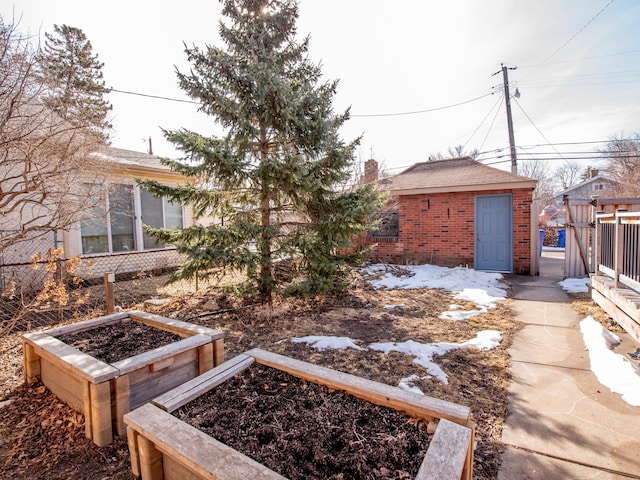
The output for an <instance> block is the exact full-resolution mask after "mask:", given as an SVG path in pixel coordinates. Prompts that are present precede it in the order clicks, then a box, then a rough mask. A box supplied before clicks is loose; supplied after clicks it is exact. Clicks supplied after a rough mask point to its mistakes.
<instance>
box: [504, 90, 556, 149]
mask: <svg viewBox="0 0 640 480" xmlns="http://www.w3.org/2000/svg"><path fill="white" fill-rule="evenodd" d="M514 101H515V102H516V105H518V107H520V110H522V113H524V116H525V117H527V120H529V122H531V125H533V127H534V128H535V129H536V130H537V131H538V133H539V134H540V136H541V137H542V138H544V139H545V140H546V141H547V142H548V143H551V142H549V139H548V138H547V137H545V136H544V133H542V130H540V129H539V128H538V126H537V125H536V124H535V122H534V121H533V120H531V117H530V116H529V115H527V112H525V111H524V108H522V105H520V102H518V99H517V98H514ZM551 148H553V150H554V151H555V152H556V153H557V154H558V155H560V156H561V157H562V154H561V153H560V152H558V150H557V149H556V147H554V146H552V147H551Z"/></svg>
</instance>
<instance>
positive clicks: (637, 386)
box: [580, 317, 640, 407]
mask: <svg viewBox="0 0 640 480" xmlns="http://www.w3.org/2000/svg"><path fill="white" fill-rule="evenodd" d="M580 331H581V332H582V338H583V339H584V343H585V345H586V346H587V350H588V351H589V360H590V362H591V370H592V371H593V373H594V374H595V375H596V377H597V378H598V381H599V382H600V383H601V384H602V385H604V386H606V387H607V388H609V389H610V390H611V391H612V392H614V393H618V394H620V395H622V399H623V400H624V401H626V402H627V403H628V404H630V405H633V406H636V407H640V372H639V371H638V369H637V368H636V367H635V365H634V364H633V363H631V362H629V361H628V360H627V359H626V358H625V357H624V356H622V355H620V354H617V353H615V352H613V351H612V350H611V348H613V346H615V345H618V344H619V343H620V338H619V337H618V336H617V335H615V334H614V333H612V332H610V331H609V330H607V329H606V328H604V327H603V326H602V325H600V324H599V323H598V322H596V321H595V320H594V319H593V318H591V317H587V318H585V319H584V320H582V321H581V322H580Z"/></svg>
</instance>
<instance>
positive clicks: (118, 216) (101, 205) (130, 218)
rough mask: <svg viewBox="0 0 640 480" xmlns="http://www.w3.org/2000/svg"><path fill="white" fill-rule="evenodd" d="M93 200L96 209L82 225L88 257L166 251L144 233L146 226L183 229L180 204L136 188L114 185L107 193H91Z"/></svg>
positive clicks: (82, 234) (82, 236)
mask: <svg viewBox="0 0 640 480" xmlns="http://www.w3.org/2000/svg"><path fill="white" fill-rule="evenodd" d="M88 188H90V187H88ZM138 195H139V197H138ZM89 197H90V199H91V200H90V202H92V204H93V206H92V208H91V210H90V214H89V215H87V217H86V218H85V219H83V220H82V221H81V222H80V236H81V239H82V253H83V254H84V255H91V254H98V253H117V252H129V251H134V250H147V249H152V248H164V245H162V244H159V243H157V242H156V240H155V239H154V238H152V237H150V236H149V235H147V234H146V232H144V230H143V229H142V225H148V226H150V227H154V228H175V227H182V226H183V215H182V207H181V206H180V205H175V204H172V203H171V202H169V201H168V200H166V199H163V198H156V197H154V196H153V195H151V193H149V192H148V191H146V190H144V189H139V188H137V187H135V188H134V187H133V186H132V185H113V186H112V187H111V188H110V189H109V190H108V192H107V193H106V194H103V195H92V194H89ZM138 198H139V202H138V201H137V200H138ZM138 208H139V209H140V211H138ZM140 231H142V232H143V233H142V238H141V239H140V238H139V235H136V232H140Z"/></svg>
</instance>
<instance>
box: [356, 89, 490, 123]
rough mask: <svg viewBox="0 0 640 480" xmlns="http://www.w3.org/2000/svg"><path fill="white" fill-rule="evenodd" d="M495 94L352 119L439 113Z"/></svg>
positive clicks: (357, 116)
mask: <svg viewBox="0 0 640 480" xmlns="http://www.w3.org/2000/svg"><path fill="white" fill-rule="evenodd" d="M493 94H494V92H493V91H491V92H490V93H485V94H484V95H480V96H479V97H475V98H472V99H469V100H465V101H463V102H458V103H452V104H450V105H443V106H441V107H434V108H427V109H424V110H414V111H410V112H397V113H370V114H354V115H350V117H351V118H371V117H399V116H404V115H417V114H420V113H429V112H437V111H438V110H446V109H448V108H454V107H459V106H460V105H466V104H467V103H471V102H475V101H477V100H480V99H482V98H485V97H489V96H491V95H493Z"/></svg>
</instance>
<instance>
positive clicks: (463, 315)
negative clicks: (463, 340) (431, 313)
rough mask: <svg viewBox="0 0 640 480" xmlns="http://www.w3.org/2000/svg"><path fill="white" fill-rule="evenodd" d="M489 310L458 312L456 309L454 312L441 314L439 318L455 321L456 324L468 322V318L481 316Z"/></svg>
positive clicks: (482, 308) (484, 308) (483, 308)
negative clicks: (461, 321) (462, 321)
mask: <svg viewBox="0 0 640 480" xmlns="http://www.w3.org/2000/svg"><path fill="white" fill-rule="evenodd" d="M487 312H488V310H487V308H486V307H481V308H480V310H458V309H454V311H451V310H449V311H448V312H444V313H441V314H440V316H439V317H438V318H443V319H445V320H453V321H454V322H457V321H460V320H466V319H467V318H471V317H475V316H476V315H480V314H482V313H487Z"/></svg>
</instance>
